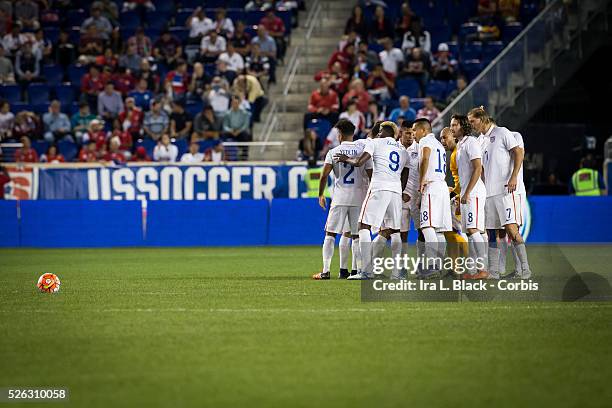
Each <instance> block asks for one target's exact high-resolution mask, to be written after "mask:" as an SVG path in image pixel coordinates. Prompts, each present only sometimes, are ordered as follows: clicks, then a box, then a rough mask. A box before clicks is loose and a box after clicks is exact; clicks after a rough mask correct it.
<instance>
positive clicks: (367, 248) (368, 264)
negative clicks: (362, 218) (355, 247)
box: [359, 229, 372, 274]
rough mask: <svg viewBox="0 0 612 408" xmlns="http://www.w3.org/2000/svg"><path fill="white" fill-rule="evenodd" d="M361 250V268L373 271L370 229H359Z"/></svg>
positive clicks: (366, 271) (367, 271)
mask: <svg viewBox="0 0 612 408" xmlns="http://www.w3.org/2000/svg"><path fill="white" fill-rule="evenodd" d="M359 251H360V252H361V270H362V271H363V272H364V273H367V274H369V273H371V272H372V236H371V235H370V230H368V229H362V230H359Z"/></svg>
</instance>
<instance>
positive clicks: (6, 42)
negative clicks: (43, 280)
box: [2, 23, 29, 56]
mask: <svg viewBox="0 0 612 408" xmlns="http://www.w3.org/2000/svg"><path fill="white" fill-rule="evenodd" d="M28 40H29V37H28V36H27V35H26V34H24V33H22V32H21V24H19V23H15V24H13V28H12V29H11V32H10V33H8V34H6V35H5V36H4V37H3V38H2V47H3V48H4V50H5V51H6V53H7V54H8V55H12V56H14V55H15V54H16V53H17V51H19V49H20V48H21V46H22V45H23V44H25V43H26V42H28Z"/></svg>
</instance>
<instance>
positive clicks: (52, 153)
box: [40, 144, 66, 163]
mask: <svg viewBox="0 0 612 408" xmlns="http://www.w3.org/2000/svg"><path fill="white" fill-rule="evenodd" d="M65 161H66V159H65V158H64V156H63V155H62V154H61V153H58V152H57V147H56V146H55V145H54V144H52V145H50V146H49V147H48V148H47V152H46V153H45V154H43V155H42V156H40V162H41V163H64V162H65Z"/></svg>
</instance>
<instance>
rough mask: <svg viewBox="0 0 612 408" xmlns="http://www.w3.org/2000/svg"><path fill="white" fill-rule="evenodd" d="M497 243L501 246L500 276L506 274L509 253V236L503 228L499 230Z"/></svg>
mask: <svg viewBox="0 0 612 408" xmlns="http://www.w3.org/2000/svg"><path fill="white" fill-rule="evenodd" d="M496 233H497V245H498V247H499V276H500V277H502V276H505V275H506V256H507V255H508V236H507V235H506V231H505V230H503V229H499V230H497V232H496Z"/></svg>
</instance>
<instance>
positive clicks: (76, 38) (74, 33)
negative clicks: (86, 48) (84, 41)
mask: <svg viewBox="0 0 612 408" xmlns="http://www.w3.org/2000/svg"><path fill="white" fill-rule="evenodd" d="M68 39H69V40H70V42H71V43H73V44H79V42H80V41H81V29H80V28H79V27H74V28H72V29H70V30H69V31H68Z"/></svg>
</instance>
